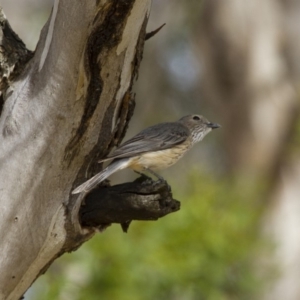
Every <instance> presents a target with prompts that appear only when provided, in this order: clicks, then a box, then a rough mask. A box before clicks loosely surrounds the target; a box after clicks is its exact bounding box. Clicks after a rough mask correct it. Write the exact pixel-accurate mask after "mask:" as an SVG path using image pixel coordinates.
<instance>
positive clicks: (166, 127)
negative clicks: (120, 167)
mask: <svg viewBox="0 0 300 300" xmlns="http://www.w3.org/2000/svg"><path fill="white" fill-rule="evenodd" d="M189 134H190V133H189V129H188V128H187V127H185V126H184V125H182V124H181V123H177V122H173V123H161V124H157V125H154V126H151V127H148V128H146V129H144V130H143V131H141V132H140V133H138V134H137V135H135V136H134V137H133V138H131V139H129V140H128V141H126V142H125V143H124V144H122V145H121V146H120V147H119V148H117V149H116V150H115V151H113V152H112V153H111V154H109V155H108V156H107V158H106V159H105V160H108V159H114V158H122V157H132V156H136V155H140V154H142V153H146V152H152V151H158V150H164V149H168V148H171V147H172V146H175V145H178V144H180V143H182V142H184V141H185V140H186V139H187V138H188V137H189ZM103 161H104V160H103Z"/></svg>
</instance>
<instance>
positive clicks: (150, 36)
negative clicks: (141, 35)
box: [145, 23, 166, 41]
mask: <svg viewBox="0 0 300 300" xmlns="http://www.w3.org/2000/svg"><path fill="white" fill-rule="evenodd" d="M165 25H166V23H164V24H162V25H161V26H159V27H158V28H157V29H155V30H153V31H150V32H147V33H146V35H145V41H147V40H149V39H151V38H152V37H153V36H155V35H156V34H157V33H158V32H159V31H160V30H161V29H162V28H163V27H164V26H165Z"/></svg>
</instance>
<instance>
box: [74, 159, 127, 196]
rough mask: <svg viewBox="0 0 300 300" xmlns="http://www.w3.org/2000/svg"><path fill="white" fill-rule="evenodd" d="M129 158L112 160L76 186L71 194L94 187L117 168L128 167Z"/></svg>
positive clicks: (87, 190)
mask: <svg viewBox="0 0 300 300" xmlns="http://www.w3.org/2000/svg"><path fill="white" fill-rule="evenodd" d="M128 164H129V160H128V158H125V159H119V160H116V161H113V162H112V163H111V164H110V165H109V166H107V167H106V168H105V169H104V170H103V171H101V172H100V173H98V174H96V175H95V176H93V177H92V178H90V179H89V180H87V181H86V182H84V183H83V184H81V185H80V186H78V187H77V188H76V189H75V190H73V191H72V194H79V193H82V192H85V193H87V192H89V191H91V190H92V189H94V188H95V187H96V186H97V185H98V184H99V183H100V182H102V181H103V180H105V179H106V178H107V177H109V176H110V175H112V174H113V173H115V172H117V171H118V170H122V169H124V168H126V167H128Z"/></svg>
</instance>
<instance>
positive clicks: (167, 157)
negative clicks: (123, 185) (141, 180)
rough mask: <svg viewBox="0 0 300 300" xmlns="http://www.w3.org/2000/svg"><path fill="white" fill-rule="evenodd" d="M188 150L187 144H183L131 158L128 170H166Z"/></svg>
mask: <svg viewBox="0 0 300 300" xmlns="http://www.w3.org/2000/svg"><path fill="white" fill-rule="evenodd" d="M189 148H190V147H189V144H187V143H184V144H180V145H177V146H175V147H173V148H170V149H165V150H159V151H153V152H147V153H143V154H141V155H139V156H136V157H133V158H132V161H131V163H130V168H132V169H133V170H136V171H142V170H144V169H151V170H160V169H166V168H168V167H170V166H172V165H173V164H175V163H176V162H177V161H178V160H179V159H180V158H181V157H182V156H183V155H184V154H185V153H186V151H187V150H188V149H189Z"/></svg>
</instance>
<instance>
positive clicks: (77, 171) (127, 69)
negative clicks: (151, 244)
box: [0, 0, 151, 299]
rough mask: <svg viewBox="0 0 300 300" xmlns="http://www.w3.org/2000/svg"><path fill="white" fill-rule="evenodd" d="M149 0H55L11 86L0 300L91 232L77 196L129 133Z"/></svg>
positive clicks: (5, 119)
mask: <svg viewBox="0 0 300 300" xmlns="http://www.w3.org/2000/svg"><path fill="white" fill-rule="evenodd" d="M150 2H151V1H150V0H139V1H137V0H136V1H134V0H127V1H117V0H115V1H105V0H102V1H91V0H87V1H76V2H74V1H71V0H55V2H54V8H53V11H52V14H51V17H50V19H49V21H48V22H47V24H46V25H45V27H44V28H43V30H42V32H41V36H40V40H39V42H38V45H37V48H36V51H35V54H34V57H33V58H32V59H31V61H30V62H29V63H28V65H27V67H26V69H25V71H24V72H23V73H22V75H21V76H20V77H18V80H17V81H15V82H14V83H13V84H12V85H11V86H10V88H9V90H8V91H7V92H6V94H5V104H4V108H3V111H2V114H1V119H0V139H1V143H0V170H1V172H0V206H1V212H0V240H1V243H0V253H1V255H0V270H1V272H0V299H18V298H20V297H21V296H22V294H23V293H24V292H25V291H26V290H27V289H28V287H29V286H30V285H31V284H32V282H33V281H34V280H35V279H36V278H37V277H38V276H39V275H40V274H41V272H43V270H46V269H47V267H48V266H49V264H51V262H52V261H53V260H54V259H55V258H56V257H58V256H59V255H61V254H63V253H64V252H66V251H70V250H73V249H75V248H76V247H78V246H79V245H80V244H81V243H83V242H84V241H85V240H86V239H88V238H89V237H90V236H91V235H92V234H93V231H91V230H83V229H82V228H81V227H80V224H79V221H78V217H77V213H78V209H79V207H80V204H81V201H82V199H81V198H80V196H79V197H77V196H73V195H71V194H70V192H71V190H72V188H73V187H74V186H75V185H76V184H77V183H78V182H79V181H82V180H83V177H84V176H83V172H84V170H85V168H86V167H87V166H88V165H90V164H91V163H92V162H93V157H94V156H95V154H96V153H97V152H98V153H99V155H104V154H105V153H107V151H108V149H109V148H110V147H112V145H113V144H114V143H115V142H117V141H118V138H120V136H121V135H122V133H123V131H124V128H122V127H123V126H125V125H126V120H125V119H126V115H127V113H128V111H126V109H125V108H123V107H122V105H124V101H125V100H126V99H127V98H128V97H129V98H130V96H129V92H130V90H131V86H132V82H133V77H134V76H135V74H136V72H137V69H138V64H139V60H140V57H141V51H142V48H143V40H144V35H143V34H144V31H145V25H146V23H147V19H148V15H149V10H150ZM124 99H125V100H124ZM125 104H126V105H125V107H127V106H128V103H125ZM122 118H123V119H122ZM122 120H123V121H122ZM124 120H125V121H124ZM115 137H117V138H116V141H115V140H114V138H115Z"/></svg>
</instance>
